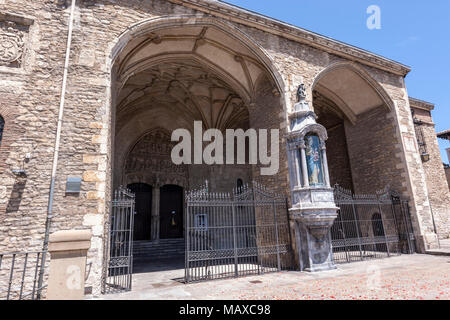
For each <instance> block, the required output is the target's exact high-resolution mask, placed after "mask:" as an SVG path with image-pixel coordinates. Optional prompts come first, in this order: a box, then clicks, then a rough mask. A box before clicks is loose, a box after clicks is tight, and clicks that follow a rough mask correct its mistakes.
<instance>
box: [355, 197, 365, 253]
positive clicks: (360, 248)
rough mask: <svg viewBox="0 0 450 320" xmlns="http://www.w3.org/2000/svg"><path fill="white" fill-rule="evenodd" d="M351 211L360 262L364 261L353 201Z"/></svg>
mask: <svg viewBox="0 0 450 320" xmlns="http://www.w3.org/2000/svg"><path fill="white" fill-rule="evenodd" d="M352 211H353V218H354V219H355V225H356V236H357V237H358V246H359V255H360V257H361V260H364V256H363V253H362V247H361V236H360V234H359V220H358V218H357V217H356V208H355V203H354V202H353V201H352Z"/></svg>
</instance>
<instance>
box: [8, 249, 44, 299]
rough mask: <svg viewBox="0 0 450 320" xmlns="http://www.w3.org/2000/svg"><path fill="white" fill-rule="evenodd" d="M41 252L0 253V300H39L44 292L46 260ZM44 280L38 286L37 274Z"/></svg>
mask: <svg viewBox="0 0 450 320" xmlns="http://www.w3.org/2000/svg"><path fill="white" fill-rule="evenodd" d="M42 254H43V252H12V253H0V300H39V299H42V298H44V297H45V294H46V287H47V285H46V284H45V283H46V279H47V274H46V271H47V268H46V264H47V261H46V262H45V263H44V265H42V262H41V258H42ZM41 272H42V273H43V275H44V282H43V285H42V286H41V287H39V286H38V279H39V274H40V273H41Z"/></svg>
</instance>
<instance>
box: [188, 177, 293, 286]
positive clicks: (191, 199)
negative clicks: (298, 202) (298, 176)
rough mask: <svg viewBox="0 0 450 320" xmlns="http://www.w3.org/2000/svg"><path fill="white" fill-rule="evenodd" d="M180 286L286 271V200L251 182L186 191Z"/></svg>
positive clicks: (289, 261) (288, 259) (290, 264)
mask: <svg viewBox="0 0 450 320" xmlns="http://www.w3.org/2000/svg"><path fill="white" fill-rule="evenodd" d="M185 221H186V237H185V239H186V255H185V259H186V267H185V282H192V281H204V280H211V279H219V278H228V277H239V276H245V275H249V274H262V273H267V272H276V271H280V270H283V269H292V267H293V256H292V250H291V239H290V230H289V224H288V221H289V220H288V212H287V199H286V198H285V197H283V196H281V195H278V194H273V193H271V192H269V191H268V190H267V189H266V188H264V187H263V186H262V185H260V184H258V183H256V182H253V183H252V184H251V185H250V186H249V185H244V186H242V187H239V188H236V189H234V190H233V192H231V193H217V192H209V191H208V188H207V184H206V185H205V186H204V187H203V188H200V189H199V190H194V191H189V192H186V219H185Z"/></svg>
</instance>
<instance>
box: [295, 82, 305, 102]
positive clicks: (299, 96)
mask: <svg viewBox="0 0 450 320" xmlns="http://www.w3.org/2000/svg"><path fill="white" fill-rule="evenodd" d="M305 98H306V88H305V85H304V84H303V83H302V84H300V85H299V86H298V89H297V102H301V101H303V100H305Z"/></svg>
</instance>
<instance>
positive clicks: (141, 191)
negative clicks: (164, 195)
mask: <svg viewBox="0 0 450 320" xmlns="http://www.w3.org/2000/svg"><path fill="white" fill-rule="evenodd" d="M128 189H130V190H131V192H133V193H134V194H135V196H136V198H135V212H136V214H135V215H134V228H133V240H138V241H139V240H151V219H152V187H151V186H149V185H148V184H145V183H133V184H130V185H128Z"/></svg>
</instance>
